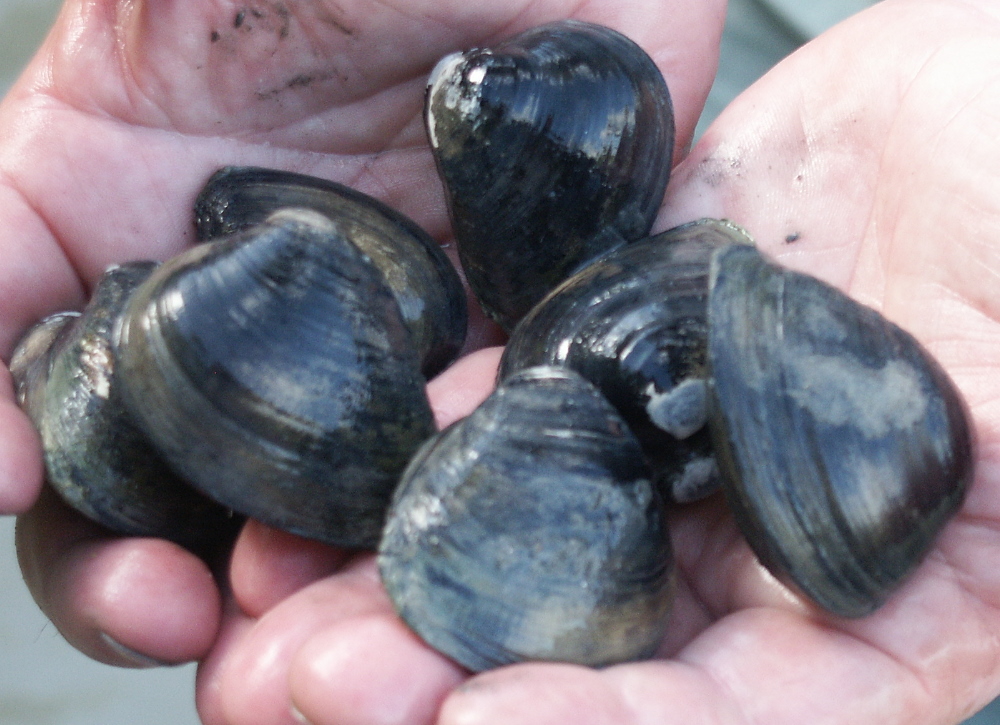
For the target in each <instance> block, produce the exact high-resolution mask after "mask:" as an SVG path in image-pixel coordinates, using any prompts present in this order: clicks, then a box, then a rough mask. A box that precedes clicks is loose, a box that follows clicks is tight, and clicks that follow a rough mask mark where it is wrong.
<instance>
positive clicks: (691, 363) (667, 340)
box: [499, 219, 750, 502]
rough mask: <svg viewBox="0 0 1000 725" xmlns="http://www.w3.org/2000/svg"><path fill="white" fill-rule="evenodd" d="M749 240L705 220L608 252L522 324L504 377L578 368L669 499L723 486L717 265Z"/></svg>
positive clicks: (691, 496) (724, 225)
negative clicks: (713, 361) (711, 378)
mask: <svg viewBox="0 0 1000 725" xmlns="http://www.w3.org/2000/svg"><path fill="white" fill-rule="evenodd" d="M749 242H750V240H749V238H748V237H746V236H745V235H744V234H743V232H742V231H741V230H740V229H738V228H737V227H735V226H734V225H732V224H729V223H727V222H723V221H719V220H712V219H706V220H701V221H699V222H695V223H692V224H687V225H684V226H682V227H678V228H676V229H672V230H669V231H667V232H663V233H662V234H657V235H655V236H653V237H648V238H646V239H643V240H640V241H637V242H633V243H632V244H629V245H626V246H623V247H618V248H616V249H614V250H611V251H609V252H608V253H606V254H604V255H603V256H601V257H599V258H598V259H597V260H595V261H594V262H592V263H591V264H589V265H587V266H586V267H584V268H583V269H581V270H580V271H579V272H577V273H576V274H575V275H573V276H572V277H570V278H569V279H567V280H566V281H564V282H563V283H562V284H560V285H559V286H558V287H557V288H556V289H555V290H553V291H552V292H551V293H550V294H549V295H548V296H547V297H546V298H545V299H544V300H542V302H540V303H539V304H538V305H536V306H535V307H534V308H533V309H532V310H531V312H529V313H528V314H527V315H526V316H525V317H524V318H523V319H522V320H521V322H520V323H518V325H517V327H516V328H515V329H514V332H513V333H512V335H511V337H510V340H509V341H508V343H507V347H506V348H505V350H504V355H503V359H502V361H501V364H500V373H499V377H500V378H501V379H503V378H505V377H507V376H509V375H511V374H512V373H513V372H515V371H517V370H521V369H523V368H526V367H530V366H533V365H559V366H566V367H569V368H572V369H573V370H575V371H576V372H578V373H580V374H581V375H582V376H583V377H584V378H586V379H587V380H589V381H590V382H591V383H593V384H594V385H596V386H597V387H598V388H600V389H601V392H602V393H604V395H605V397H607V398H608V400H609V401H611V403H612V404H613V405H614V406H615V407H616V408H617V409H618V411H619V412H620V413H621V414H622V416H624V418H625V420H626V421H628V424H629V427H630V428H631V429H632V430H633V432H635V434H636V435H637V436H638V437H639V440H640V441H641V442H642V445H643V449H644V451H645V452H646V455H647V456H648V457H649V459H650V462H651V463H652V465H653V470H654V473H655V475H656V476H657V479H658V483H659V485H660V486H661V487H662V490H663V493H664V495H665V496H666V497H667V498H669V499H672V500H674V501H678V502H685V501H690V500H693V499H696V498H700V497H702V496H704V495H706V494H708V493H711V492H713V491H715V490H718V472H717V468H716V465H715V459H714V456H713V454H712V446H711V441H710V439H709V432H708V428H707V426H705V423H706V421H707V413H708V398H707V396H708V393H707V389H706V377H707V368H706V366H707V362H706V351H705V348H706V337H707V328H708V308H707V305H708V269H709V260H710V259H711V256H712V254H713V252H714V251H716V250H717V249H719V248H720V247H722V246H726V245H729V244H734V243H737V244H746V243H749Z"/></svg>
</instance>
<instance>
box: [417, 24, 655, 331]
mask: <svg viewBox="0 0 1000 725" xmlns="http://www.w3.org/2000/svg"><path fill="white" fill-rule="evenodd" d="M425 117H426V122H427V127H428V133H429V136H430V142H431V148H432V150H433V151H434V154H435V159H436V161H437V165H438V170H439V172H440V174H441V177H442V179H443V180H444V183H445V187H446V197H447V199H448V203H449V210H450V213H451V218H452V225H453V227H454V232H455V238H456V240H457V243H458V250H459V256H460V258H461V261H462V265H463V267H464V269H465V272H466V276H467V278H468V281H469V285H470V286H471V287H472V289H473V291H474V292H475V293H476V295H477V297H478V299H479V301H480V304H481V305H482V307H483V309H484V310H485V311H486V313H487V314H488V315H489V316H490V317H492V318H493V319H494V320H496V321H497V322H498V323H499V324H500V325H501V326H502V327H504V328H505V329H507V330H508V331H509V330H510V329H512V328H513V326H514V324H515V323H516V322H517V320H519V319H520V318H521V317H522V316H523V315H524V314H525V313H526V312H527V311H528V310H529V309H530V308H531V306H532V305H534V304H535V303H536V302H537V301H538V300H539V299H541V298H542V297H543V296H544V295H545V294H546V293H548V292H549V290H551V289H552V288H553V287H554V286H555V285H556V284H558V283H559V282H560V281H561V280H563V279H565V278H566V277H567V276H569V275H570V274H571V273H572V272H573V271H574V270H575V269H576V268H577V267H579V266H580V265H581V264H582V263H584V262H585V261H587V260H589V259H592V258H593V257H595V256H597V255H598V254H600V253H601V252H603V251H604V250H606V249H608V248H610V247H613V246H615V245H617V244H620V243H622V242H625V241H631V240H634V239H639V238H641V237H643V236H645V235H646V234H647V233H648V232H649V229H650V226H651V225H652V223H653V219H654V218H655V216H656V213H657V211H658V209H659V206H660V202H661V201H662V199H663V193H664V189H665V187H666V183H667V179H668V177H669V174H670V162H671V154H672V150H673V139H674V126H673V112H672V108H671V104H670V96H669V93H668V91H667V86H666V83H665V81H664V80H663V77H662V76H661V74H660V72H659V70H658V69H657V67H656V64H655V63H653V61H652V59H650V58H649V56H648V55H646V53H645V52H644V51H643V50H642V49H641V48H639V46H637V45H636V44H635V43H633V42H632V41H631V40H629V39H627V38H625V37H624V36H623V35H621V34H619V33H617V32H615V31H613V30H610V29H609V28H604V27H600V26H596V25H590V24H587V23H582V22H578V21H563V22H558V23H553V24H550V25H544V26H541V27H539V28H535V29H533V30H530V31H527V32H526V33H523V34H521V35H519V36H517V37H515V38H512V39H510V40H509V41H507V42H505V43H503V44H501V45H499V46H497V47H495V48H488V49H475V50H470V51H468V52H466V53H459V54H454V55H451V56H448V57H446V58H444V59H443V60H442V61H441V62H440V63H439V64H438V66H437V68H436V69H435V70H434V72H433V73H432V75H431V79H430V85H429V88H428V91H427V103H426V111H425Z"/></svg>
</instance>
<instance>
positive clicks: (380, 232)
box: [195, 166, 468, 378]
mask: <svg viewBox="0 0 1000 725" xmlns="http://www.w3.org/2000/svg"><path fill="white" fill-rule="evenodd" d="M288 207H301V208H306V209H312V210H313V211H316V212H319V213H321V214H324V215H326V216H328V217H330V218H331V219H332V220H334V221H335V222H336V223H337V225H338V226H339V227H340V229H341V230H342V232H343V233H344V234H345V235H347V236H348V237H350V238H351V240H352V241H353V242H354V244H355V245H357V247H358V248H359V249H360V250H361V251H362V252H364V253H365V254H367V255H368V256H369V257H370V258H371V260H372V261H373V262H374V263H375V266H376V267H378V268H379V269H380V270H381V271H382V274H383V276H384V277H385V280H386V283H387V284H388V285H389V288H390V289H391V290H392V292H393V294H394V295H395V296H396V303H397V304H398V305H399V309H400V312H401V313H402V316H403V321H404V322H405V323H406V326H407V327H408V328H409V330H410V332H411V333H412V334H413V338H414V344H415V345H416V348H417V350H418V352H419V354H420V358H421V361H422V366H423V372H424V375H425V377H427V378H431V377H433V376H434V375H436V374H437V373H439V372H440V371H441V370H443V369H444V368H445V367H446V366H447V365H448V364H449V363H450V362H451V361H452V360H453V359H454V358H455V356H456V355H457V354H458V351H459V349H460V348H461V347H462V343H463V342H464V340H465V331H466V325H467V321H468V312H467V308H466V300H465V290H464V289H463V288H462V281H461V279H460V278H459V276H458V272H456V271H455V268H454V266H453V265H452V263H451V261H450V260H449V259H448V257H447V256H445V254H444V252H442V251H441V247H440V246H439V245H438V244H437V242H435V241H434V240H433V239H432V238H431V237H430V236H428V234H427V233H426V232H424V231H423V230H422V229H421V228H420V227H419V226H417V225H416V224H415V223H414V222H413V221H412V220H410V219H409V218H407V217H406V216H404V215H403V214H400V213H399V212H398V211H396V210H394V209H392V208H390V207H388V206H386V205H385V204H383V203H382V202H380V201H378V200H377V199H374V198H372V197H370V196H367V195H366V194H362V193H361V192H359V191H355V190H354V189H351V188H350V187H347V186H344V185H343V184H337V183H335V182H333V181H328V180H326V179H320V178H316V177H314V176H307V175H305V174H295V173H291V172H288V171H278V170H274V169H262V168H257V167H240V166H228V167H225V168H223V169H220V170H219V171H217V172H216V173H215V174H214V175H213V176H212V177H211V178H210V179H209V180H208V182H207V183H206V184H205V187H204V189H203V190H202V191H201V193H200V194H199V196H198V199H197V201H196V203H195V226H196V228H197V231H198V237H199V239H201V240H203V241H204V240H209V239H215V238H218V237H223V236H228V235H230V234H233V233H234V232H237V231H240V230H242V229H246V228H247V227H250V226H253V225H254V224H258V223H260V222H262V221H264V220H265V219H266V218H267V217H269V216H270V215H271V214H272V213H273V212H275V211H278V210H279V209H284V208H288Z"/></svg>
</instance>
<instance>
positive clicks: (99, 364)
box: [11, 262, 237, 547]
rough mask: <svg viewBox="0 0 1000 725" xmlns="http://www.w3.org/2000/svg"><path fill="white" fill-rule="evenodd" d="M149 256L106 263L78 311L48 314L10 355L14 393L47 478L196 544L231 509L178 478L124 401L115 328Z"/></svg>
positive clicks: (214, 535)
mask: <svg viewBox="0 0 1000 725" xmlns="http://www.w3.org/2000/svg"><path fill="white" fill-rule="evenodd" d="M154 267H155V264H154V263H152V262H135V263H130V264H123V265H119V266H116V267H112V268H110V269H109V270H108V271H107V272H106V273H105V274H104V276H103V277H102V279H101V281H100V283H99V284H98V286H97V288H96V289H95V291H94V295H93V297H92V299H91V301H90V303H89V304H88V305H87V308H86V309H85V310H84V312H83V314H82V315H81V314H77V313H64V314H59V315H55V316H52V317H50V318H46V319H45V320H43V321H42V322H41V323H39V325H37V326H36V327H35V328H34V329H33V330H32V331H30V332H29V334H28V335H27V336H26V337H25V339H24V341H23V342H22V343H21V344H20V346H19V347H18V349H17V351H15V353H14V356H13V359H12V361H11V372H12V373H13V376H14V379H15V383H16V386H17V392H18V400H19V402H20V404H21V405H22V407H23V408H24V409H25V410H26V411H27V413H28V415H29V416H30V417H31V419H32V422H34V424H35V427H36V428H37V429H38V432H39V435H40V437H41V440H42V449H43V453H44V457H45V469H46V479H47V480H48V482H49V483H50V484H51V485H52V486H53V488H55V490H56V491H58V492H59V494H60V495H61V496H62V498H63V499H64V500H65V501H67V502H68V503H69V504H70V505H71V506H73V507H74V508H76V509H77V510H78V511H80V512H82V513H84V514H85V515H87V516H88V517H90V518H91V519H93V520H95V521H97V522H98V523H101V524H103V525H105V526H107V527H109V528H111V529H112V530H114V531H116V532H118V533H122V534H127V535H131V536H157V537H162V538H167V539H171V540H173V541H176V542H178V543H181V544H184V545H186V546H191V547H198V546H200V545H201V544H207V543H210V542H211V541H213V540H222V539H224V538H225V537H226V536H228V535H230V534H231V533H233V531H234V529H235V526H236V524H237V519H236V518H234V517H233V516H232V515H231V514H230V512H229V511H228V510H227V509H225V508H223V507H221V506H219V505H218V504H216V503H215V502H213V501H211V500H209V499H208V498H206V497H205V496H203V495H201V494H200V493H198V492H197V491H195V490H194V489H193V488H191V487H190V486H188V485H187V484H186V483H184V482H183V481H182V480H180V479H179V478H178V477H177V476H176V475H175V474H174V473H173V472H172V471H171V470H170V468H169V466H168V465H167V464H166V462H165V461H164V460H163V459H162V458H161V457H160V456H158V455H157V454H156V452H155V451H154V449H153V448H152V446H151V445H150V444H149V442H148V441H147V440H146V438H145V436H144V435H143V434H142V432H141V430H140V429H139V427H138V426H137V425H136V424H135V422H134V421H133V420H132V418H131V416H130V415H129V414H128V412H127V411H126V410H125V405H124V403H123V401H122V397H121V391H120V375H119V372H118V368H117V362H116V358H115V348H114V340H113V332H114V328H115V324H116V322H117V320H118V318H119V316H120V315H121V312H122V309H123V308H124V306H125V304H126V302H127V300H128V298H129V296H130V295H131V294H132V292H133V291H134V290H135V288H136V286H137V285H138V284H140V283H141V282H142V281H143V280H145V279H146V278H147V277H148V276H149V275H150V273H151V272H152V271H153V269H154Z"/></svg>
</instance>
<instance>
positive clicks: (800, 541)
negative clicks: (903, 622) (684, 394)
mask: <svg viewBox="0 0 1000 725" xmlns="http://www.w3.org/2000/svg"><path fill="white" fill-rule="evenodd" d="M710 285H711V293H710V295H709V315H708V319H709V326H708V370H709V376H710V381H711V383H710V387H711V392H712V395H711V396H710V400H711V405H712V412H711V414H710V416H709V420H710V425H711V427H712V440H713V442H714V447H715V452H716V457H717V459H718V462H719V464H720V469H721V471H722V474H723V482H724V489H725V491H726V496H727V498H728V500H729V503H730V505H731V507H732V509H733V512H734V514H735V516H736V519H737V522H738V523H739V525H740V528H741V529H742V531H743V533H744V535H745V536H746V538H747V540H748V541H749V542H750V545H751V546H752V547H753V549H754V551H755V552H756V553H757V556H758V557H759V558H760V560H761V561H762V562H763V563H764V564H765V565H766V566H767V567H768V568H769V569H770V570H771V571H772V572H773V573H774V574H775V575H776V576H778V578H780V579H782V580H784V581H786V582H788V583H790V584H792V585H793V586H795V587H797V588H798V589H799V590H800V591H802V592H804V593H805V594H807V595H808V596H809V597H810V598H811V599H812V600H813V601H815V602H817V603H818V604H819V605H820V606H822V607H823V608H825V609H827V610H828V611H830V612H833V613H834V614H838V615H842V616H861V615H864V614H867V613H869V612H871V611H873V610H874V609H876V608H877V607H878V606H879V605H880V604H882V603H883V602H884V601H885V600H886V599H887V597H888V596H889V595H890V594H891V593H892V592H893V591H894V590H895V589H896V588H897V587H898V586H899V585H900V584H901V583H902V581H903V580H904V579H905V577H906V576H907V574H909V573H910V572H911V571H912V570H913V569H914V568H915V567H916V566H917V564H918V563H919V562H920V561H921V559H922V558H923V557H924V555H925V554H926V553H927V551H928V550H929V549H930V547H931V546H932V545H933V543H934V540H935V538H936V535H937V533H938V532H939V531H940V529H941V528H942V527H943V526H944V524H945V523H946V522H947V521H948V519H949V518H950V516H951V515H952V514H954V512H955V511H956V510H957V509H958V507H959V506H960V505H961V503H962V500H963V498H964V496H965V492H966V490H967V488H968V486H969V483H970V481H971V479H972V472H973V470H972V469H973V466H972V461H973V450H972V449H973V440H972V431H971V427H970V424H969V420H968V412H967V410H966V407H965V404H964V402H963V400H962V397H961V395H960V394H959V392H958V391H957V390H956V388H955V386H954V384H953V383H952V382H951V380H950V379H949V378H948V376H947V375H946V374H945V372H944V371H943V370H942V369H941V367H940V366H939V365H938V363H937V362H936V361H935V360H934V359H933V357H931V356H930V354H929V353H928V352H927V351H926V350H925V349H924V348H923V347H922V346H921V345H920V344H919V343H918V342H917V341H916V340H915V339H914V338H913V337H912V336H911V335H910V334H909V333H907V332H905V331H904V330H902V329H900V328H899V327H897V326H896V325H894V324H893V323H891V322H889V321H888V320H886V319H885V318H884V317H883V316H882V315H880V314H878V313H877V312H876V311H874V310H872V309H870V308H868V307H865V306H863V305H861V304H859V303H857V302H855V301H853V300H852V299H850V298H849V297H847V296H846V295H844V294H843V293H841V292H839V291H838V290H836V289H835V288H833V287H831V286H829V285H827V284H825V283H823V282H821V281H819V280H817V279H815V278H813V277H809V276H807V275H803V274H799V273H796V272H792V271H789V270H787V269H783V268H781V267H780V266H778V265H776V264H774V263H772V262H770V261H768V260H767V259H765V258H764V257H763V256H762V255H761V254H760V253H759V252H758V251H757V250H756V249H754V248H753V247H748V246H732V247H727V248H724V249H723V250H721V251H719V252H716V253H715V255H714V257H713V260H712V268H711V282H710Z"/></svg>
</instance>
